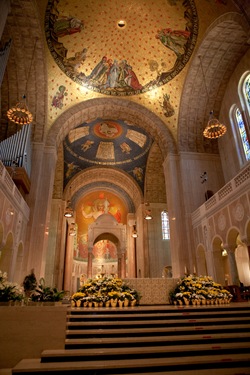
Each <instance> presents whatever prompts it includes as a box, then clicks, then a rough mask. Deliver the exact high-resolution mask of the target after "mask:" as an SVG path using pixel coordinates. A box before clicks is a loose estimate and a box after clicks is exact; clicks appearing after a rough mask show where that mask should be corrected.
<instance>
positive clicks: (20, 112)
mask: <svg viewBox="0 0 250 375" xmlns="http://www.w3.org/2000/svg"><path fill="white" fill-rule="evenodd" d="M25 98H26V97H25V95H24V96H23V99H25ZM7 117H8V119H9V120H10V121H13V122H15V123H16V124H19V125H26V124H30V123H31V122H32V120H33V116H32V114H31V113H30V111H29V110H28V107H27V105H26V103H25V101H24V102H19V103H17V104H16V105H15V106H14V107H12V108H10V109H9V110H8V111H7Z"/></svg>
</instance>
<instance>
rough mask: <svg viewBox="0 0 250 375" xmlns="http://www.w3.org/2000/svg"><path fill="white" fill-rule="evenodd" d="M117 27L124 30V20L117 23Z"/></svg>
mask: <svg viewBox="0 0 250 375" xmlns="http://www.w3.org/2000/svg"><path fill="white" fill-rule="evenodd" d="M117 26H118V27H119V29H124V28H125V26H126V21H124V20H120V21H118V22H117Z"/></svg>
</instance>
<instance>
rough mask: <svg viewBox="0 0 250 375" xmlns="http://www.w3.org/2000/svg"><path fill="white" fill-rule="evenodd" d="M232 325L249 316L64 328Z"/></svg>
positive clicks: (77, 324)
mask: <svg viewBox="0 0 250 375" xmlns="http://www.w3.org/2000/svg"><path fill="white" fill-rule="evenodd" d="M232 323H234V324H235V323H240V324H243V323H245V324H250V315H249V316H247V317H232V318H229V317H221V318H220V319H215V318H210V319H208V318H206V319H204V318H191V317H189V316H188V317H186V318H184V319H178V320H153V319H152V320H136V321H135V320H133V321H130V320H127V321H122V322H121V321H102V320H98V321H94V322H92V321H85V320H83V321H79V322H78V321H77V322H75V321H69V322H67V324H66V326H67V329H89V328H91V329H92V328H93V327H95V328H107V329H109V328H110V327H112V328H126V327H129V328H133V327H136V328H139V327H150V326H152V327H162V326H166V327H171V326H172V327H175V326H176V327H180V326H182V327H187V326H193V325H203V326H204V325H206V326H207V325H221V324H224V325H226V324H232Z"/></svg>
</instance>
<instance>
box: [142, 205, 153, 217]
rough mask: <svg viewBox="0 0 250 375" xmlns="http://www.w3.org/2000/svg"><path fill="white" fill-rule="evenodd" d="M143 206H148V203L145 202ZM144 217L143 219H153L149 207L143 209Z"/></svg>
mask: <svg viewBox="0 0 250 375" xmlns="http://www.w3.org/2000/svg"><path fill="white" fill-rule="evenodd" d="M145 206H146V207H149V203H145ZM144 219H145V220H152V219H153V216H152V214H151V210H150V209H149V208H146V209H145V216H144Z"/></svg>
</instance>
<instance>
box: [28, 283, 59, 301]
mask: <svg viewBox="0 0 250 375" xmlns="http://www.w3.org/2000/svg"><path fill="white" fill-rule="evenodd" d="M65 293H66V292H65V291H64V290H61V291H60V290H58V289H57V288H56V287H50V286H46V285H45V280H44V278H41V279H40V280H39V284H38V285H37V287H36V288H35V290H33V291H32V292H31V294H30V298H31V301H33V302H58V301H61V300H62V299H63V297H64V295H65Z"/></svg>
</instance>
